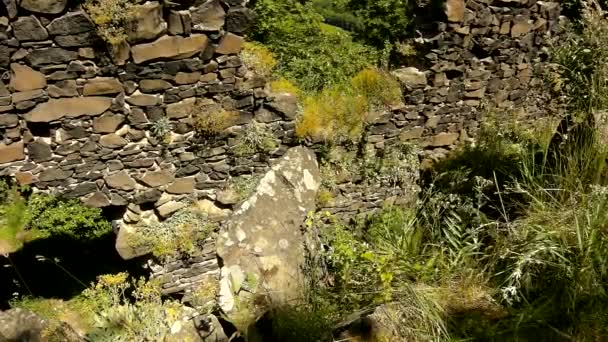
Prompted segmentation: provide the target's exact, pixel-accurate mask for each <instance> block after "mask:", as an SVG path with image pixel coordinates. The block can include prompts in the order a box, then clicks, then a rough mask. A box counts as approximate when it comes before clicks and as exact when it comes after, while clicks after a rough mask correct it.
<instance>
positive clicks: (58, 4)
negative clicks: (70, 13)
mask: <svg viewBox="0 0 608 342" xmlns="http://www.w3.org/2000/svg"><path fill="white" fill-rule="evenodd" d="M67 2H68V0H22V1H21V3H20V4H19V5H20V6H21V7H23V8H25V9H26V10H28V11H32V12H37V13H45V14H59V13H61V12H63V10H64V9H65V6H66V4H67Z"/></svg>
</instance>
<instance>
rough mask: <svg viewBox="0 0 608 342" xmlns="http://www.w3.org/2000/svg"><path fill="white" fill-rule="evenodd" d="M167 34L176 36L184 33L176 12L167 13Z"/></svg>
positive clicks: (179, 17) (179, 16)
mask: <svg viewBox="0 0 608 342" xmlns="http://www.w3.org/2000/svg"><path fill="white" fill-rule="evenodd" d="M168 21H169V33H171V34H172V35H178V34H182V33H184V26H183V25H182V18H181V15H180V13H179V12H178V11H174V10H171V11H169V18H168Z"/></svg>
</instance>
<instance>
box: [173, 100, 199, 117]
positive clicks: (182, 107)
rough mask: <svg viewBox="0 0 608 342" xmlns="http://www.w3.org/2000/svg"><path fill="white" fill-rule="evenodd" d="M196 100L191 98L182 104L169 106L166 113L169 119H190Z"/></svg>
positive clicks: (177, 103)
mask: <svg viewBox="0 0 608 342" xmlns="http://www.w3.org/2000/svg"><path fill="white" fill-rule="evenodd" d="M195 103H196V98H194V97H191V98H187V99H185V100H182V101H180V102H176V103H171V104H168V105H167V109H166V113H167V118H169V119H179V118H185V117H188V116H189V115H190V114H191V113H192V112H193V110H194V106H195Z"/></svg>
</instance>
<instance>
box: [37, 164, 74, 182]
mask: <svg viewBox="0 0 608 342" xmlns="http://www.w3.org/2000/svg"><path fill="white" fill-rule="evenodd" d="M72 173H73V172H72V171H66V170H62V169H60V168H57V167H52V168H46V169H44V170H42V172H40V174H39V175H38V179H39V180H40V181H41V182H51V181H55V180H62V179H67V178H69V177H70V176H71V175H72Z"/></svg>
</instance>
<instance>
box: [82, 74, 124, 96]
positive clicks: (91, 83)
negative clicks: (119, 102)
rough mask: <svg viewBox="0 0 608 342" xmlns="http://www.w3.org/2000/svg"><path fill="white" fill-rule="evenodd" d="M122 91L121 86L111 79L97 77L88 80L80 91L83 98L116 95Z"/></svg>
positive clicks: (116, 80) (114, 79)
mask: <svg viewBox="0 0 608 342" xmlns="http://www.w3.org/2000/svg"><path fill="white" fill-rule="evenodd" d="M122 91H123V88H122V84H121V83H120V82H119V81H118V79H116V78H113V77H97V78H94V79H91V80H88V81H87V83H85V85H84V89H83V91H82V93H83V95H84V96H91V95H109V94H118V93H121V92H122Z"/></svg>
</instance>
